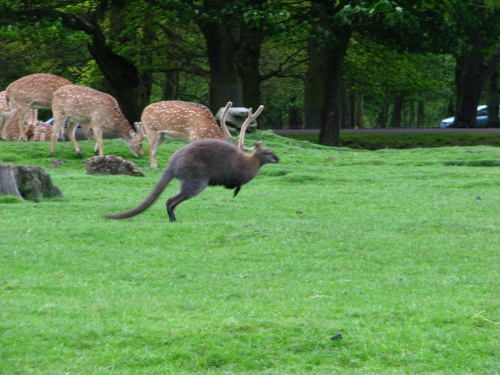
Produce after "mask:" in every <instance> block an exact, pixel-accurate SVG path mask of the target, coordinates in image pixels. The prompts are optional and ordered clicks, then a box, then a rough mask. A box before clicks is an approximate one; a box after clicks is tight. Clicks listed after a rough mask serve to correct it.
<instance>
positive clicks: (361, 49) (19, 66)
mask: <svg viewBox="0 0 500 375" xmlns="http://www.w3.org/2000/svg"><path fill="white" fill-rule="evenodd" d="M499 15H500V2H499V1H498V0H496V1H494V0H473V1H463V0H444V1H443V0H439V1H437V0H436V1H433V0H405V1H402V0H396V1H390V0H376V1H361V0H351V1H349V0H338V1H332V0H313V1H299V0H283V1H281V0H240V1H231V2H228V1H223V0H205V1H194V0H187V1H186V0H183V1H178V0H141V1H132V0H87V1H64V0H62V1H61V0H57V1H52V0H40V1H29V0H24V1H19V0H16V1H10V0H0V66H2V69H1V73H0V89H1V90H4V89H5V88H6V87H7V85H8V84H9V83H11V82H12V81H14V80H16V79H18V78H20V77H22V76H25V75H28V74H32V73H39V72H44V73H52V74H57V75H61V76H64V77H66V78H68V79H70V80H71V81H72V82H74V83H76V84H82V85H87V86H90V87H93V88H96V89H98V90H102V91H105V92H108V93H110V94H112V95H113V96H115V97H116V98H117V100H118V101H119V103H120V105H121V107H122V110H123V111H124V113H125V115H126V116H127V118H128V119H129V120H130V121H131V122H132V123H133V122H134V121H138V120H139V119H140V115H141V113H142V110H143V109H144V107H146V106H147V105H148V104H149V103H151V102H155V101H160V100H171V99H179V100H187V101H194V102H200V103H203V104H206V105H207V106H209V107H210V108H211V110H212V111H213V112H216V111H217V109H218V108H219V107H221V106H223V105H224V104H225V103H226V102H227V101H229V100H231V101H233V103H234V105H235V106H245V107H252V108H257V107H258V105H259V104H264V105H265V106H266V110H265V111H264V113H263V115H262V116H261V117H262V118H261V121H260V124H261V125H260V126H261V127H263V128H316V129H317V128H320V136H319V143H320V144H323V145H338V141H339V130H340V129H341V128H352V127H360V128H361V127H403V126H404V127H436V126H438V124H439V121H440V120H441V119H442V118H444V117H448V116H452V115H454V116H455V117H456V122H455V124H454V125H453V126H454V127H470V126H473V122H474V121H475V115H476V108H477V106H478V105H479V104H488V105H489V108H490V110H491V113H490V114H489V118H490V119H491V122H490V123H489V126H491V127H499V123H498V105H499V98H498V91H499V90H498V73H497V66H498V62H499V61H500V22H499V21H500V17H499ZM44 115H45V116H46V117H47V118H48V117H50V112H47V113H43V112H42V114H41V117H42V120H44V119H45V118H43V116H44Z"/></svg>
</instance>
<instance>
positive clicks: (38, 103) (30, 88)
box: [4, 73, 71, 141]
mask: <svg viewBox="0 0 500 375" xmlns="http://www.w3.org/2000/svg"><path fill="white" fill-rule="evenodd" d="M69 84H71V82H70V81H69V80H67V79H66V78H63V77H59V76H55V75H52V74H45V73H37V74H31V75H28V76H25V77H22V78H19V79H18V80H16V81H14V82H12V83H11V84H10V85H9V86H7V89H6V90H5V93H6V97H7V101H8V103H9V106H10V108H11V111H10V112H9V113H8V114H7V116H6V118H5V124H4V128H5V127H7V128H8V127H10V126H11V124H13V123H17V126H18V129H19V140H20V141H27V138H26V134H25V130H24V123H25V120H26V117H27V116H28V111H29V110H30V109H31V108H38V109H39V108H49V109H50V108H52V97H53V95H54V92H55V91H56V90H57V89H59V88H60V87H62V86H65V85H69Z"/></svg>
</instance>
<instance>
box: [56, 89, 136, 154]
mask: <svg viewBox="0 0 500 375" xmlns="http://www.w3.org/2000/svg"><path fill="white" fill-rule="evenodd" d="M52 112H53V114H54V125H53V127H52V140H51V142H52V143H51V146H50V156H51V157H53V156H54V147H55V143H56V134H57V132H58V130H59V129H60V128H61V127H62V126H63V125H64V123H65V122H66V120H68V137H69V139H70V141H71V143H72V144H73V147H74V148H75V151H76V153H77V155H78V156H79V157H83V155H82V152H81V151H80V148H79V147H78V144H77V142H76V139H75V130H76V127H77V123H79V124H80V125H81V126H82V128H83V129H84V131H85V133H86V134H92V137H93V138H94V139H95V140H96V148H95V151H96V153H97V150H99V155H100V156H104V151H103V140H102V132H103V130H108V131H111V132H114V133H116V134H118V136H120V137H121V138H122V139H123V140H124V141H125V143H126V144H127V146H128V147H129V149H130V151H132V153H133V154H134V155H135V156H136V157H141V156H142V155H143V152H142V139H143V138H144V135H143V134H142V131H141V130H140V129H138V132H137V133H136V132H135V131H134V129H133V128H132V126H131V125H130V123H129V122H128V120H127V119H126V118H125V116H124V115H123V113H122V112H121V110H120V108H119V106H118V102H117V101H116V99H115V98H113V97H112V96H111V95H108V94H105V93H103V92H100V91H97V90H94V89H91V88H90V87H85V86H79V85H66V86H63V87H61V88H60V89H59V90H57V91H56V92H55V93H54V98H53V100H52ZM90 131H92V133H90Z"/></svg>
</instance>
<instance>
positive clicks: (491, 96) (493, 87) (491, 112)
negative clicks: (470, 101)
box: [486, 71, 500, 128]
mask: <svg viewBox="0 0 500 375" xmlns="http://www.w3.org/2000/svg"><path fill="white" fill-rule="evenodd" d="M487 103H488V120H487V121H486V127H487V128H498V127H500V119H499V117H498V114H499V113H498V112H499V107H498V106H499V104H500V103H499V98H498V71H495V73H493V76H492V77H491V79H490V80H489V85H488V100H487Z"/></svg>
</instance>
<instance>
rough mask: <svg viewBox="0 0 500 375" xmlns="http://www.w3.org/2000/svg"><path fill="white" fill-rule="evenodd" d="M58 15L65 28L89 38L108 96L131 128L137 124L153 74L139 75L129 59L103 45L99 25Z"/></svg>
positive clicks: (77, 18) (149, 89)
mask: <svg viewBox="0 0 500 375" xmlns="http://www.w3.org/2000/svg"><path fill="white" fill-rule="evenodd" d="M61 16H63V21H64V22H65V24H66V25H67V26H69V27H71V28H73V29H75V30H80V31H83V32H85V33H86V34H87V35H89V36H91V37H92V41H91V42H90V43H89V44H88V45H87V47H88V50H89V52H90V54H91V55H92V57H93V58H94V60H95V61H96V63H97V65H98V66H99V68H100V70H101V72H102V73H103V74H104V76H105V77H106V79H107V80H108V81H109V83H110V84H111V86H112V87H113V89H114V90H113V91H114V92H113V93H111V94H112V95H113V96H115V97H116V99H117V100H118V103H120V108H121V109H122V112H123V114H124V115H125V117H126V118H127V120H129V122H130V123H131V124H132V126H133V124H134V122H136V121H140V118H141V114H142V110H143V109H144V108H145V107H146V106H147V105H148V103H149V95H150V92H151V84H152V74H151V73H150V72H147V73H143V74H140V73H139V71H138V70H137V68H136V67H135V66H134V64H133V63H132V62H131V61H130V60H128V59H126V58H125V57H123V56H120V55H117V54H116V53H114V52H113V50H112V48H111V47H110V46H109V45H108V44H107V43H106V37H105V36H104V34H103V32H102V30H101V28H100V27H99V25H97V24H93V23H92V22H91V21H89V20H84V19H82V18H80V17H78V16H73V15H69V14H64V13H61Z"/></svg>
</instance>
